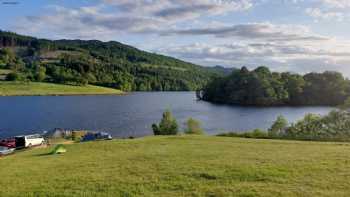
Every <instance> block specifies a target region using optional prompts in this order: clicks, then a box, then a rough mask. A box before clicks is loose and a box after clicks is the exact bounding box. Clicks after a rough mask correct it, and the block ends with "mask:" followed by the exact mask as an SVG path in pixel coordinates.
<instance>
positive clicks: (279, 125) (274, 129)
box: [268, 115, 288, 137]
mask: <svg viewBox="0 0 350 197" xmlns="http://www.w3.org/2000/svg"><path fill="white" fill-rule="evenodd" d="M287 126H288V122H287V120H286V119H285V118H284V117H283V116H282V115H280V116H278V117H277V119H276V121H275V122H274V123H273V124H272V126H271V128H270V129H269V132H268V134H269V136H270V137H278V136H280V135H282V134H283V133H284V131H285V130H286V128H287Z"/></svg>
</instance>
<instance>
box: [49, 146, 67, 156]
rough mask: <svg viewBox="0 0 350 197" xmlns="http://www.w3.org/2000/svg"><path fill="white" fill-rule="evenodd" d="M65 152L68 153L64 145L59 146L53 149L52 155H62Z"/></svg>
mask: <svg viewBox="0 0 350 197" xmlns="http://www.w3.org/2000/svg"><path fill="white" fill-rule="evenodd" d="M65 152H67V150H66V148H65V147H64V146H63V145H62V144H59V145H57V146H56V147H55V148H54V149H53V151H52V152H51V154H52V155H54V154H62V153H65Z"/></svg>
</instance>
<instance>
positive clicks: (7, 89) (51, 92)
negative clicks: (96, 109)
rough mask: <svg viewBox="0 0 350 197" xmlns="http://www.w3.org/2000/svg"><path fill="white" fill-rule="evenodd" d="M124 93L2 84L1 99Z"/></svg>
mask: <svg viewBox="0 0 350 197" xmlns="http://www.w3.org/2000/svg"><path fill="white" fill-rule="evenodd" d="M125 94H126V93H125V92H124V91H121V90H118V89H113V88H106V87H101V86H94V85H86V86H73V85H65V84H55V83H41V82H7V81H2V82H0V97H11V96H97V95H117V96H119V95H125Z"/></svg>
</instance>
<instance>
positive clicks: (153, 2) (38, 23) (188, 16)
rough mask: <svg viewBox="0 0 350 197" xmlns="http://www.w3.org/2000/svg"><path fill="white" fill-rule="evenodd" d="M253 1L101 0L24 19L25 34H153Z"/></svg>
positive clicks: (247, 5) (248, 5) (19, 27)
mask: <svg viewBox="0 0 350 197" xmlns="http://www.w3.org/2000/svg"><path fill="white" fill-rule="evenodd" d="M252 6H253V3H252V0H201V1H198V0H101V3H100V4H97V5H96V6H91V7H81V8H76V9H73V8H66V7H58V6H53V7H52V8H51V10H50V11H48V12H46V13H44V14H41V15H38V16H28V17H25V18H23V19H22V20H21V21H20V23H19V24H17V28H16V30H17V31H19V32H21V33H28V30H30V31H31V32H34V33H35V32H45V31H51V32H55V34H56V35H59V36H61V37H65V38H81V39H97V38H98V39H101V36H102V38H105V39H108V38H112V37H111V35H114V36H115V35H116V34H119V33H152V32H160V31H164V30H165V29H168V28H169V27H172V26H176V25H178V24H181V23H186V22H187V21H188V20H195V19H196V18H199V17H201V16H214V15H222V14H225V13H228V12H236V11H244V10H247V9H249V8H251V7H252Z"/></svg>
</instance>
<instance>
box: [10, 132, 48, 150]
mask: <svg viewBox="0 0 350 197" xmlns="http://www.w3.org/2000/svg"><path fill="white" fill-rule="evenodd" d="M15 140H16V148H30V147H32V146H39V145H43V144H44V143H45V139H44V138H43V137H42V136H41V135H40V134H34V135H25V136H18V137H16V138H15Z"/></svg>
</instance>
